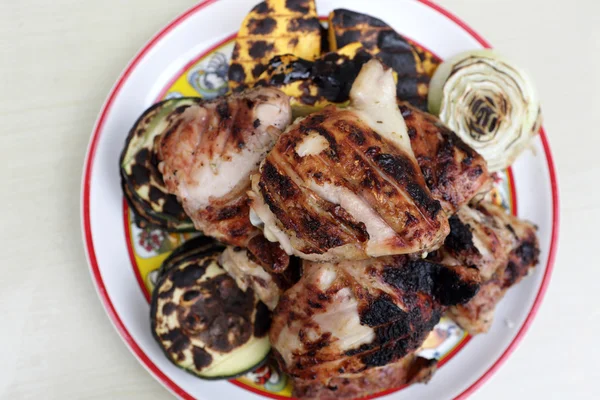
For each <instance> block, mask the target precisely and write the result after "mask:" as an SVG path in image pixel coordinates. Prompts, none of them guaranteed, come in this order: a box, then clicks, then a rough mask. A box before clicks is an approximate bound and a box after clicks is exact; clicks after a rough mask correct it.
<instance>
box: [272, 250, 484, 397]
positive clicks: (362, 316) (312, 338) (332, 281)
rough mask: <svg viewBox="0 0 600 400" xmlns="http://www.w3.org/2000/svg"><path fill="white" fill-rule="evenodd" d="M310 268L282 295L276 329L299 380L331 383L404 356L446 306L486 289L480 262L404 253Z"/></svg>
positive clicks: (285, 360) (284, 361) (281, 353)
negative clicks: (443, 261)
mask: <svg viewBox="0 0 600 400" xmlns="http://www.w3.org/2000/svg"><path fill="white" fill-rule="evenodd" d="M303 270H304V272H303V275H302V278H301V279H300V281H299V282H298V283H296V284H295V285H294V286H293V287H292V288H291V289H289V290H288V291H286V292H285V294H284V295H283V296H282V297H281V299H280V301H279V305H278V306H277V308H276V309H275V311H274V313H273V320H272V325H271V330H270V339H271V344H272V346H273V349H274V353H275V355H276V357H277V359H278V360H279V362H280V364H281V366H282V368H283V369H284V371H285V372H287V373H289V374H290V375H291V376H292V377H293V378H294V379H296V380H299V382H298V385H297V386H298V387H299V386H306V385H308V384H310V385H321V386H330V384H331V382H332V380H334V379H338V378H342V379H343V378H345V377H349V378H350V377H360V376H359V375H357V374H361V373H365V371H367V370H369V369H372V368H377V367H382V366H385V365H388V364H391V363H394V362H396V361H398V360H400V359H402V358H403V357H405V356H407V355H408V354H410V353H412V352H413V351H414V350H416V349H417V348H418V347H419V346H420V345H421V344H422V342H423V340H424V339H425V338H426V337H427V334H428V333H429V332H430V331H431V330H432V329H433V327H434V326H435V325H436V324H437V323H438V321H439V319H440V316H441V315H442V313H443V312H444V311H445V309H446V307H447V306H450V305H454V304H462V303H465V302H467V301H468V300H469V299H471V298H472V297H473V296H474V295H475V293H477V290H478V288H479V274H478V273H477V270H476V269H474V268H466V267H461V266H452V267H451V266H442V265H440V264H436V263H433V262H429V261H427V260H423V259H415V260H412V259H410V258H409V257H408V256H405V255H401V256H388V257H380V258H373V259H369V260H362V261H344V262H340V263H314V262H310V261H304V264H303ZM334 386H335V385H334ZM367 389H368V388H367Z"/></svg>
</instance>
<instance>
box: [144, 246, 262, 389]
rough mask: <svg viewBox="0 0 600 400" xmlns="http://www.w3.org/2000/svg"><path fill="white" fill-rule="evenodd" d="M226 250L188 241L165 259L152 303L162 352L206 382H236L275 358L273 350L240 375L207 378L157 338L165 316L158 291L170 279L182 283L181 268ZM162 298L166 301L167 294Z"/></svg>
mask: <svg viewBox="0 0 600 400" xmlns="http://www.w3.org/2000/svg"><path fill="white" fill-rule="evenodd" d="M224 249H225V246H223V245H222V244H220V243H218V242H217V241H215V240H214V239H211V238H208V237H204V236H200V237H196V238H193V239H191V240H188V241H187V242H185V243H184V244H182V245H181V246H179V247H178V248H177V249H175V251H173V253H171V255H170V256H169V257H167V258H166V259H165V261H164V262H163V264H162V265H161V267H160V270H159V276H158V278H157V284H156V288H155V290H154V292H153V293H152V301H151V304H150V324H151V330H152V335H153V337H154V339H155V340H156V341H157V343H158V344H159V346H160V347H161V349H162V350H163V352H164V354H165V356H166V357H167V358H168V359H169V360H170V361H171V362H172V363H173V364H174V365H176V366H177V367H178V368H181V369H183V370H184V371H186V372H188V373H191V374H193V375H195V376H197V377H198V378H201V379H203V380H222V379H233V378H237V377H240V376H243V375H245V374H247V373H248V372H250V371H253V370H255V369H257V368H259V367H261V366H263V365H264V364H265V363H266V362H267V361H268V360H269V357H270V354H271V352H270V348H269V349H267V351H266V352H265V353H264V356H262V357H261V358H260V361H259V362H257V363H253V364H252V365H248V366H247V367H244V368H242V369H241V370H237V368H236V371H235V372H234V373H231V374H227V373H226V374H222V375H220V376H203V375H202V374H198V373H196V372H195V371H193V370H191V369H189V368H186V367H184V366H182V365H179V364H178V363H177V362H176V361H174V360H173V357H172V354H170V353H169V351H168V350H170V349H167V348H165V347H164V346H163V343H162V339H161V337H160V336H159V335H158V334H157V331H156V325H157V315H158V314H159V313H160V312H162V310H158V300H159V298H160V297H161V295H160V294H159V290H158V288H160V287H161V286H162V285H164V284H165V282H166V281H167V280H169V279H170V280H171V281H172V282H173V281H174V279H181V276H179V277H178V278H174V276H175V275H176V273H177V269H178V268H180V267H182V266H184V268H185V265H192V264H197V265H203V263H204V262H205V260H206V259H207V258H210V257H217V256H218V255H220V254H221V253H222V252H223V250H224ZM227 277H228V278H229V276H228V275H227ZM211 279H212V278H211ZM162 296H163V298H164V293H163V295H162ZM248 296H254V295H253V293H252V292H251V289H250V292H249V293H248ZM259 303H260V302H259ZM260 304H261V305H262V306H264V304H262V303H260ZM264 307H265V308H266V306H264ZM163 310H164V305H163ZM268 323H269V324H270V315H269V322H268ZM264 332H265V333H264V335H267V332H268V326H266V327H265V329H264ZM184 336H185V335H184ZM179 340H180V342H181V341H183V342H185V340H186V338H180V339H179ZM171 347H172V346H171ZM236 350H237V349H235V348H234V349H233V350H232V351H231V353H233V352H235V351H236ZM244 362H247V360H246V359H241V360H240V361H239V362H236V363H235V365H236V367H237V366H239V365H242V364H244Z"/></svg>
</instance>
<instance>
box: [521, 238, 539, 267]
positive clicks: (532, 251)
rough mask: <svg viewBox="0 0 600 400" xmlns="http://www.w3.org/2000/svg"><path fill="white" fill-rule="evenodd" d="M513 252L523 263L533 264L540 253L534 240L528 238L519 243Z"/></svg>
mask: <svg viewBox="0 0 600 400" xmlns="http://www.w3.org/2000/svg"><path fill="white" fill-rule="evenodd" d="M515 254H516V255H517V257H519V259H520V260H521V262H522V263H523V264H526V265H533V264H535V263H536V262H537V259H538V256H539V255H540V249H539V248H538V246H537V243H536V242H535V240H530V241H525V242H523V243H521V245H520V246H519V247H517V249H516V250H515Z"/></svg>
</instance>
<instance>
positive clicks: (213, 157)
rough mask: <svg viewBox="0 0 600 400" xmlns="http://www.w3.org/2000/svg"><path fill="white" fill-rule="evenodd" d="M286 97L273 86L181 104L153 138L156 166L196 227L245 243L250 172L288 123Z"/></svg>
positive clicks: (250, 230) (249, 230) (250, 231)
mask: <svg viewBox="0 0 600 400" xmlns="http://www.w3.org/2000/svg"><path fill="white" fill-rule="evenodd" d="M291 115H292V113H291V108H290V102H289V98H288V97H287V96H286V95H285V94H284V93H282V92H281V91H279V90H277V89H273V88H256V89H250V90H247V91H245V92H242V93H240V94H233V95H231V96H227V97H221V98H218V99H216V100H212V101H206V102H203V103H199V104H194V105H190V106H187V107H182V109H181V110H177V112H176V113H174V117H173V120H172V121H170V125H169V129H167V130H166V131H165V132H164V133H162V134H161V135H160V136H159V137H158V138H157V143H156V146H157V153H158V158H159V170H160V171H161V173H162V174H163V178H164V181H165V184H166V187H167V189H168V190H169V192H170V193H172V194H175V195H176V196H177V198H178V199H179V201H180V202H181V203H182V205H183V208H184V210H185V212H186V213H187V215H188V216H189V217H190V218H191V219H192V221H193V222H194V225H195V227H196V228H197V229H198V230H201V231H202V232H204V234H206V235H209V236H212V237H215V238H216V239H218V240H220V241H222V242H225V243H227V244H231V245H235V246H247V245H248V243H249V241H250V240H251V239H252V238H254V237H255V236H257V235H259V234H260V231H258V230H257V229H256V228H254V227H253V226H252V225H251V224H250V220H249V206H248V196H247V194H246V192H247V190H248V188H249V187H250V174H252V173H253V172H255V171H256V170H257V168H258V165H259V164H260V162H261V161H262V160H263V158H264V157H265V156H266V154H267V152H268V151H269V150H270V149H271V147H272V146H273V145H274V143H275V141H276V140H277V138H278V137H279V135H280V133H281V131H282V130H283V129H285V127H286V126H287V125H288V124H289V123H290V120H291Z"/></svg>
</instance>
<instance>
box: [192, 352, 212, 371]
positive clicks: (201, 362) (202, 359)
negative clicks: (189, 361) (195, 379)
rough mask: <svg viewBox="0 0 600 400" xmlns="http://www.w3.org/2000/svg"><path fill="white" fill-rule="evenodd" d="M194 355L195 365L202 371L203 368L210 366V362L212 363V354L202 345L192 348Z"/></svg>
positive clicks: (197, 369)
mask: <svg viewBox="0 0 600 400" xmlns="http://www.w3.org/2000/svg"><path fill="white" fill-rule="evenodd" d="M192 357H193V358H194V366H195V367H196V371H201V370H202V369H203V368H206V367H208V366H209V365H210V363H212V356H211V355H210V353H209V352H208V351H206V350H204V349H203V348H200V347H193V348H192Z"/></svg>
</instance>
